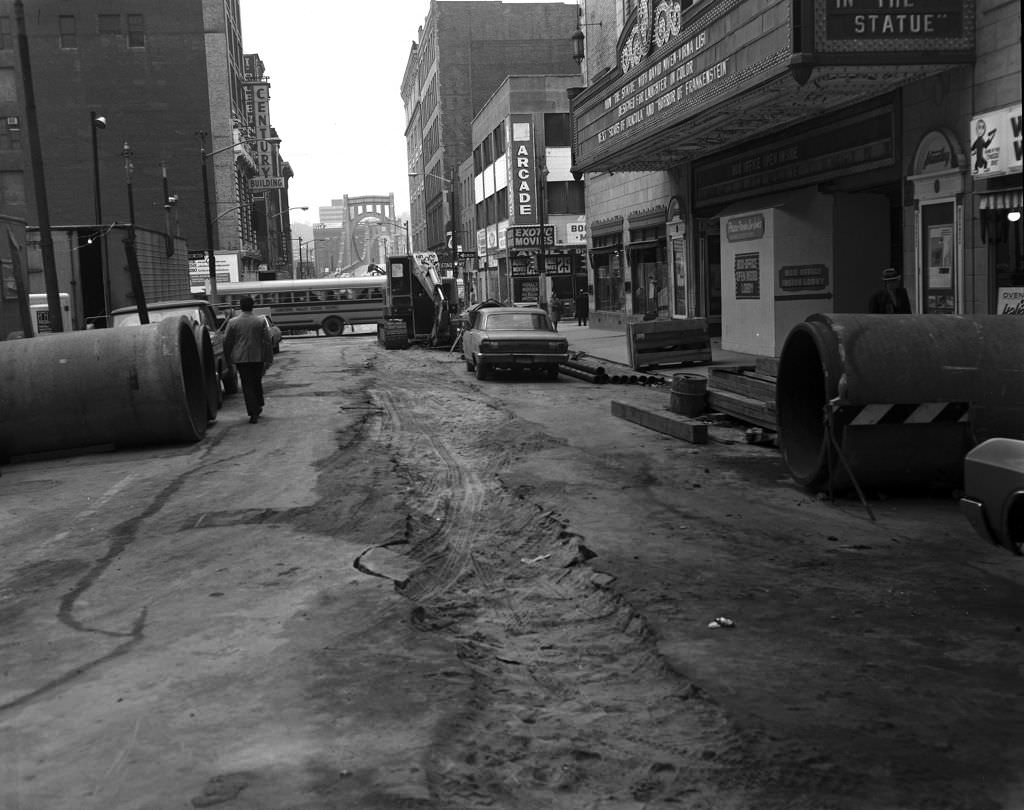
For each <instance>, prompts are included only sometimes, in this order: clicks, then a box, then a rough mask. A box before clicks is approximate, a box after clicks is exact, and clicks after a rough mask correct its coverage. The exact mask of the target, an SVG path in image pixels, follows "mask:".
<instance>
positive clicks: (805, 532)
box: [0, 326, 1024, 810]
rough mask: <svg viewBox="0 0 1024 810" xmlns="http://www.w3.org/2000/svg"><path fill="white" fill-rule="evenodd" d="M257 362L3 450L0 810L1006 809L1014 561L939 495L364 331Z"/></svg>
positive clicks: (1013, 736) (657, 396)
mask: <svg viewBox="0 0 1024 810" xmlns="http://www.w3.org/2000/svg"><path fill="white" fill-rule="evenodd" d="M575 329H577V328H576V327H575V326H573V327H571V329H568V330H566V333H567V335H568V336H569V339H570V341H574V337H573V332H572V330H575ZM584 338H588V339H591V340H600V339H601V338H602V336H601V335H598V334H596V333H595V331H594V330H591V331H589V332H587V333H586V335H584V334H582V330H580V334H579V338H578V339H577V340H576V343H575V344H574V348H579V347H580V346H582V345H583V340H584ZM609 342H610V341H609ZM591 345H592V346H593V345H594V344H591ZM591 353H592V354H594V355H595V356H600V355H599V354H598V352H597V350H596V349H594V350H593V351H592V352H591ZM669 373H671V370H669ZM266 389H267V406H266V410H265V412H264V414H263V417H262V418H261V420H260V422H259V423H258V424H257V425H250V424H249V423H248V420H247V419H246V416H245V412H244V407H243V405H242V402H241V399H240V397H238V396H234V397H229V398H228V399H227V400H226V402H225V406H224V408H223V409H222V411H221V413H220V415H219V417H218V419H217V421H216V422H215V423H214V424H212V425H211V426H210V429H209V431H208V433H207V435H206V437H205V438H204V439H203V440H201V441H200V442H198V443H196V444H194V445H187V446H167V447H153V448H144V449H138V450H131V451H118V452H106V453H95V454H89V455H68V456H65V457H58V458H42V459H30V460H21V461H19V462H17V463H14V464H11V465H8V466H5V467H4V468H3V475H2V477H0V525H3V527H4V531H3V536H2V539H0V544H2V550H3V557H4V560H5V565H4V568H3V570H2V571H0V627H2V629H3V633H2V635H0V662H2V664H0V751H2V752H3V755H2V757H0V808H2V810H15V809H16V810H28V809H29V808H31V809H32V810H35V809H36V808H40V809H42V810H65V809H66V810H92V809H93V808H95V810H109V809H110V808H132V810H166V808H177V807H181V808H190V807H212V806H217V807H225V808H246V810H261V809H262V808H266V810H280V808H286V807H287V808H311V809H312V808H324V810H326V809H327V808H359V810H377V809H378V808H379V809H380V810H384V809H385V808H399V807H401V808H412V807H420V808H436V809H437V810H459V809H461V808H482V807H491V808H510V810H520V808H522V810H527V808H529V809H530V810H535V809H536V808H552V809H553V810H556V809H558V810H560V809H561V808H566V809H567V810H568V809H569V808H572V809H573V810H575V809H576V808H601V809H602V810H612V809H613V808H614V810H620V809H622V810H639V808H655V807H686V808H709V809H712V808H714V809H715V810H717V808H750V809H751V810H754V809H755V808H756V809H757V810H793V809H794V808H796V809H797V810H800V809H801V808H804V809H806V810H821V808H838V809H839V810H888V809H890V808H891V810H897V809H899V810H933V809H934V808H939V807H941V808H948V809H949V810H954V809H959V808H964V810H967V809H968V808H971V809H972V810H973V808H979V809H981V808H983V809H984V810H989V809H990V808H992V809H994V808H1007V810H1009V809H1010V808H1015V807H1019V806H1022V805H1024V778H1022V777H1021V776H1020V774H1019V768H1018V767H1017V763H1018V762H1019V761H1020V758H1021V755H1022V754H1024V738H1022V736H1021V734H1020V731H1019V729H1020V727H1021V719H1022V714H1021V709H1020V698H1021V675H1022V672H1021V668H1020V661H1021V657H1020V649H1021V643H1022V641H1024V636H1022V628H1024V607H1022V601H1021V598H1020V595H1021V593H1022V587H1024V566H1021V564H1020V561H1019V559H1017V558H1013V557H1011V556H1009V555H1008V554H1007V553H1006V552H1004V551H1002V550H1000V549H998V548H995V547H991V546H988V545H985V544H984V543H982V542H981V541H980V540H979V539H977V538H976V537H975V536H974V535H973V532H972V530H971V529H970V527H969V525H968V524H967V522H966V521H965V520H964V519H963V518H962V516H961V515H960V514H959V512H958V511H957V508H956V505H955V502H954V501H953V499H952V498H950V497H949V495H948V494H936V495H933V496H917V497H913V498H911V497H901V496H898V495H896V494H891V495H890V496H888V497H886V498H884V499H879V500H876V501H874V502H873V503H872V508H873V512H874V514H875V516H876V518H877V520H875V521H872V520H870V519H869V517H868V515H867V514H866V512H865V510H864V509H863V507H862V506H861V505H860V504H859V502H857V501H856V500H849V501H847V500H843V501H837V502H836V503H830V502H828V501H825V500H822V499H819V498H815V497H813V496H811V495H809V494H807V493H805V492H803V491H801V490H800V489H798V488H796V487H795V486H794V485H793V484H792V482H791V481H790V480H789V479H788V477H787V475H786V472H785V469H784V466H783V464H782V462H781V461H780V459H779V456H778V453H777V451H776V450H774V449H772V448H768V447H759V446H756V445H751V444H748V443H746V442H745V441H744V440H743V430H742V427H741V426H728V425H725V426H713V427H712V428H711V431H710V432H711V438H712V440H711V442H709V444H707V445H690V444H687V443H685V442H680V441H678V440H675V439H671V438H669V437H666V436H663V435H661V434H658V433H653V432H651V431H647V430H645V429H643V428H641V427H638V426H636V425H634V424H632V423H628V422H624V421H622V420H620V419H617V418H616V417H614V416H612V415H611V412H610V407H609V403H610V400H611V399H613V398H615V399H621V400H624V401H627V402H631V403H634V404H637V405H642V406H644V407H650V408H658V407H663V406H664V405H665V404H666V401H667V398H668V391H667V390H666V389H664V388H661V389H659V388H644V387H640V386H596V385H590V384H588V383H585V382H582V381H580V380H576V379H571V378H568V377H562V378H560V379H559V380H557V381H550V380H546V379H539V378H529V377H513V376H509V375H502V374H498V375H496V376H495V377H494V378H493V379H491V380H487V381H478V380H476V379H475V378H474V376H473V375H472V374H469V373H467V372H466V370H465V364H464V363H463V361H462V360H461V358H460V357H459V356H458V355H457V354H453V353H448V352H445V351H430V350H424V349H419V348H413V349H409V350H406V351H385V350H383V349H382V348H381V347H380V346H378V344H377V343H376V342H375V340H374V339H373V336H372V335H370V334H365V333H363V334H355V335H351V334H346V335H344V336H342V337H340V338H314V337H286V339H285V342H284V347H283V350H282V352H281V354H280V355H278V356H277V360H276V362H275V364H274V366H273V368H272V369H271V371H270V373H269V375H268V377H267V380H266ZM716 619H728V621H717V622H716V621H715V620H716Z"/></svg>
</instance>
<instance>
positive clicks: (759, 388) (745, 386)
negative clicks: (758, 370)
mask: <svg viewBox="0 0 1024 810" xmlns="http://www.w3.org/2000/svg"><path fill="white" fill-rule="evenodd" d="M708 390H709V391H710V390H715V391H726V392H730V393H734V394H742V395H743V396H745V397H750V398H751V399H758V400H761V401H764V402H767V401H768V400H771V401H772V402H774V401H775V380H774V378H771V377H769V378H765V377H758V376H756V375H754V374H752V373H746V372H744V373H740V374H736V373H734V372H729V371H725V370H723V369H717V368H712V369H709V370H708Z"/></svg>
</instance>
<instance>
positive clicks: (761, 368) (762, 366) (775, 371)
mask: <svg viewBox="0 0 1024 810" xmlns="http://www.w3.org/2000/svg"><path fill="white" fill-rule="evenodd" d="M755 363H756V366H757V373H758V374H764V375H765V376H766V377H778V376H779V358H778V357H758V358H757V360H756V361H755Z"/></svg>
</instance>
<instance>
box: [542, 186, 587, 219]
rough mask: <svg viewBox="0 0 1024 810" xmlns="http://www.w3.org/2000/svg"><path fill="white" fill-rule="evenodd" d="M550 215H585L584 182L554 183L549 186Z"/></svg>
mask: <svg viewBox="0 0 1024 810" xmlns="http://www.w3.org/2000/svg"><path fill="white" fill-rule="evenodd" d="M547 191H548V193H547V199H548V213H549V214H585V213H586V211H587V209H586V204H585V203H584V183H583V181H582V180H580V181H575V180H570V181H567V182H562V181H554V182H549V183H548V184H547Z"/></svg>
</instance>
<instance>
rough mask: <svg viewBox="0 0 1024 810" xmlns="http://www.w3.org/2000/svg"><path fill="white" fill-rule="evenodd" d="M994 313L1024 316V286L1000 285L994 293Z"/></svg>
mask: <svg viewBox="0 0 1024 810" xmlns="http://www.w3.org/2000/svg"><path fill="white" fill-rule="evenodd" d="M996 315H1016V316H1017V317H1018V318H1024V287H1000V288H999V290H998V292H997V294H996Z"/></svg>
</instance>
